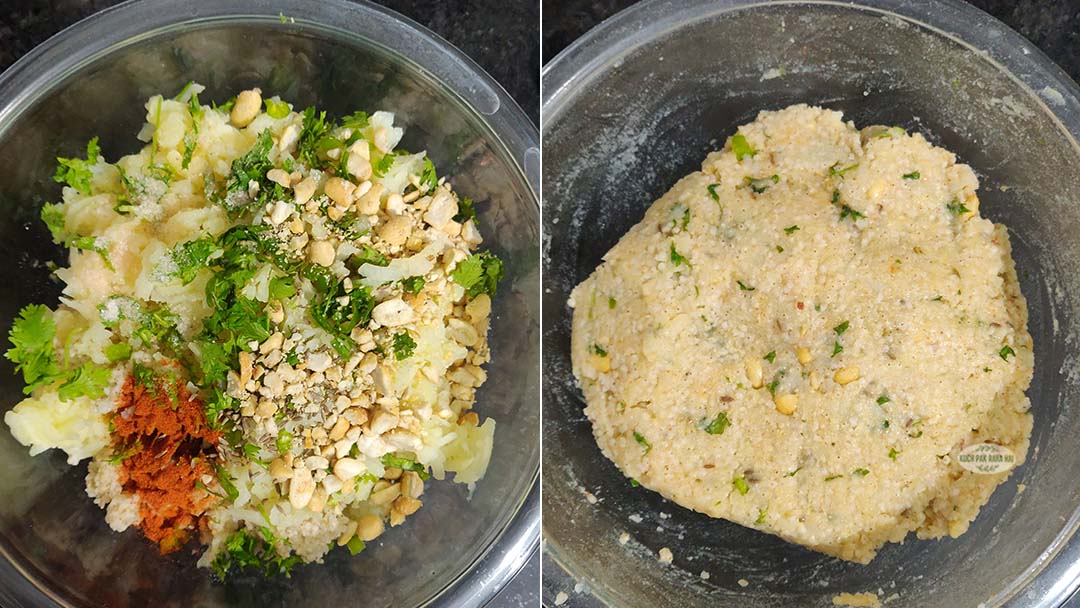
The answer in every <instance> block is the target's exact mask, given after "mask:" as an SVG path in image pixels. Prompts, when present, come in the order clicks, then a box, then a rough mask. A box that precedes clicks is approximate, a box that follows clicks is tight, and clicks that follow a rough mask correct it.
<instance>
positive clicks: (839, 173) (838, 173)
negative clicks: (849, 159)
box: [829, 161, 859, 177]
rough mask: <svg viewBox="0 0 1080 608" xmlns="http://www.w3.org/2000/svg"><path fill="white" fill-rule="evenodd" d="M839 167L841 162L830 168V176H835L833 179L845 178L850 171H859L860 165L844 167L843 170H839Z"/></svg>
mask: <svg viewBox="0 0 1080 608" xmlns="http://www.w3.org/2000/svg"><path fill="white" fill-rule="evenodd" d="M839 166H840V162H839V161H837V162H836V163H834V164H833V166H831V167H829V175H830V176H833V177H843V176H844V174H845V173H847V172H848V171H854V170H855V169H857V168H858V167H859V163H855V164H852V165H848V166H847V167H844V168H843V169H839V168H838V167H839Z"/></svg>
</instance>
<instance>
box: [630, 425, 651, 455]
mask: <svg viewBox="0 0 1080 608" xmlns="http://www.w3.org/2000/svg"><path fill="white" fill-rule="evenodd" d="M634 441H636V442H637V443H638V445H640V446H641V449H642V450H644V453H645V454H648V453H649V451H650V450H652V445H650V444H649V442H648V441H647V440H646V439H645V436H644V435H642V434H641V433H639V432H637V431H634Z"/></svg>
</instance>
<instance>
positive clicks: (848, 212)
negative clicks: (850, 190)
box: [840, 205, 866, 222]
mask: <svg viewBox="0 0 1080 608" xmlns="http://www.w3.org/2000/svg"><path fill="white" fill-rule="evenodd" d="M849 217H850V218H851V221H853V222H854V221H858V220H861V219H864V218H866V216H865V215H863V214H862V213H861V212H859V211H856V210H855V209H852V208H851V207H848V206H847V205H844V206H842V207H840V220H841V221H843V220H845V219H847V218H849Z"/></svg>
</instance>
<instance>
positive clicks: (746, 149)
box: [731, 133, 757, 161]
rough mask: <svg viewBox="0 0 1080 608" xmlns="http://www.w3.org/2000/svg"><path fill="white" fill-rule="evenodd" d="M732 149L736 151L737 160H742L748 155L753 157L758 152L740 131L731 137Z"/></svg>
mask: <svg viewBox="0 0 1080 608" xmlns="http://www.w3.org/2000/svg"><path fill="white" fill-rule="evenodd" d="M731 151H732V152H734V153H735V160H738V161H741V160H742V159H744V158H746V157H747V156H749V157H751V158H752V157H753V156H754V155H755V154H757V150H755V149H754V148H752V147H751V146H750V143H749V142H748V141H746V136H744V135H743V134H741V133H738V134H736V135H734V136H732V138H731Z"/></svg>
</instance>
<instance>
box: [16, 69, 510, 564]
mask: <svg viewBox="0 0 1080 608" xmlns="http://www.w3.org/2000/svg"><path fill="white" fill-rule="evenodd" d="M202 90H203V89H202V87H201V86H199V85H196V84H190V85H188V86H187V87H185V89H184V90H183V91H182V92H181V94H180V95H179V96H177V97H176V98H175V99H164V98H162V97H161V96H155V97H152V98H151V99H150V100H149V101H148V102H147V104H146V109H147V124H146V126H145V127H144V128H143V130H142V132H141V133H140V134H139V138H140V139H141V140H142V141H144V142H148V143H147V145H146V146H145V147H144V148H143V149H142V151H141V152H139V153H138V154H133V155H130V156H125V157H124V158H121V159H120V160H119V161H118V162H116V163H115V164H110V163H108V162H106V161H105V160H104V158H103V157H102V156H101V154H100V151H99V148H98V143H97V141H96V139H95V140H92V141H91V142H90V143H89V144H88V146H87V155H86V158H85V159H78V158H75V159H63V158H62V159H59V162H60V167H59V169H58V170H57V173H56V180H57V181H58V182H62V183H65V184H66V187H65V188H64V190H63V202H61V203H59V204H55V205H52V204H50V205H46V206H45V207H44V209H43V210H42V214H41V215H42V219H43V220H44V221H45V223H46V224H47V225H48V227H49V229H50V231H51V232H52V235H53V238H54V239H55V240H56V242H57V243H60V244H62V245H64V246H66V247H67V248H69V250H70V265H69V266H68V267H66V268H58V269H56V271H55V274H56V276H57V278H59V279H60V280H61V281H63V283H65V284H66V285H65V287H64V289H63V295H62V297H61V301H60V305H59V307H58V308H57V309H56V310H50V309H49V308H47V307H46V306H44V305H40V304H35V305H30V306H27V307H26V308H25V309H23V310H22V312H21V313H20V315H19V318H18V319H16V320H15V322H14V325H13V328H12V330H11V335H10V340H11V343H12V348H11V349H10V350H9V351H8V352H7V357H8V358H9V359H10V360H12V361H13V362H14V363H16V365H17V368H18V370H19V371H21V373H22V375H23V378H24V379H25V382H26V384H27V386H26V389H25V393H26V394H27V395H28V397H27V398H26V399H25V400H23V401H22V402H21V403H19V404H18V405H16V406H15V407H14V409H12V410H11V411H9V412H8V413H7V414H6V415H5V417H4V420H5V422H6V423H7V424H8V426H9V427H10V429H11V432H12V434H13V435H14V437H15V438H16V439H18V440H19V441H20V442H22V443H23V444H24V445H27V446H29V447H30V453H31V454H38V453H40V452H42V451H44V450H47V449H49V448H59V449H62V450H64V451H65V452H66V453H67V455H68V462H70V463H71V464H76V463H78V462H79V461H81V460H83V459H86V458H91V459H92V460H91V462H90V465H89V474H88V475H87V479H86V484H87V493H88V494H89V495H90V496H91V497H93V499H94V500H95V502H97V504H98V505H100V506H101V507H102V508H104V509H105V512H106V515H105V519H106V521H107V522H108V523H109V525H110V526H111V527H112V528H113V529H115V530H117V531H121V530H125V529H127V528H129V527H137V528H139V529H140V530H141V531H142V533H143V534H145V535H146V537H147V538H149V539H150V540H152V541H154V542H155V543H157V544H158V545H160V549H161V552H162V553H168V552H171V551H175V550H177V549H179V548H180V547H182V546H184V545H185V544H187V543H189V541H198V542H200V543H202V544H204V545H206V546H207V549H206V551H205V552H204V553H203V554H202V557H201V559H200V560H199V563H200V565H203V566H211V567H213V569H214V571H216V572H217V574H218V575H219V576H221V577H224V576H226V575H227V574H228V573H229V572H230V571H234V570H236V569H240V568H245V567H253V568H257V569H260V570H262V571H263V572H264V573H266V574H267V575H272V574H277V573H283V572H284V573H287V572H288V571H289V569H290V568H291V567H292V566H294V565H295V564H297V563H301V562H310V561H318V560H320V559H321V557H322V556H323V555H324V554H326V553H327V551H329V550H330V549H331V548H333V547H334V546H347V547H348V549H349V550H350V551H352V552H353V553H356V552H358V551H360V550H362V549H363V548H364V542H365V541H370V540H372V539H374V538H376V537H378V536H379V535H380V534H382V532H383V530H384V527H385V525H386V524H387V523H389V525H391V526H396V525H399V524H401V523H402V522H403V521H405V519H406V517H408V516H409V515H411V514H413V513H415V512H416V511H417V509H419V508H420V506H421V498H422V494H423V491H424V484H425V482H426V481H427V480H428V479H429V477H433V478H435V479H439V480H441V479H444V478H446V476H447V473H453V480H454V481H455V482H458V483H465V484H472V483H474V482H476V481H477V480H479V479H480V478H481V477H482V476H483V474H484V471H485V469H486V468H487V464H488V460H489V457H490V454H491V449H492V440H493V433H494V427H495V423H494V421H493V420H491V419H490V418H489V419H487V420H485V421H483V423H481V421H480V417H479V416H478V414H477V413H476V412H474V411H472V407H473V403H474V398H475V392H476V389H477V387H479V386H480V385H481V384H482V383H483V382H484V380H485V379H486V375H485V372H484V371H483V369H482V368H481V366H482V365H483V364H484V363H485V362H486V361H488V357H489V351H488V347H487V339H486V336H487V329H488V317H489V314H490V311H491V297H492V296H494V295H495V289H496V285H497V283H498V281H499V279H500V278H501V277H502V274H503V268H502V263H501V262H500V261H499V260H498V258H496V257H495V256H494V255H492V254H491V253H489V252H486V251H480V252H477V249H478V248H479V247H480V245H481V243H482V239H481V236H480V233H479V231H478V226H477V220H476V216H475V212H474V208H473V204H472V202H471V201H470V200H469V199H467V198H460V197H459V196H458V195H457V194H456V193H455V192H454V191H453V190H452V188H451V185H450V183H449V182H447V181H446V180H445V179H444V178H439V177H437V175H436V173H435V168H434V167H433V165H432V163H431V161H430V160H429V159H428V158H427V157H426V156H425V154H424V153H423V152H420V153H416V154H410V153H408V152H406V151H404V150H395V146H396V145H397V143H398V141H399V140H400V139H401V136H402V130H401V129H399V128H397V127H394V125H393V120H394V116H393V114H391V113H388V112H375V113H374V114H372V115H371V116H368V115H366V114H364V113H363V112H357V113H355V114H353V115H351V116H346V117H344V118H341V119H340V120H337V121H334V120H331V119H328V118H327V117H326V114H325V112H317V111H316V110H315V109H314V108H308V109H307V110H305V111H303V112H302V113H297V112H294V111H293V110H292V108H291V107H290V106H289V105H288V104H287V103H285V102H283V101H281V100H280V99H278V98H271V99H265V100H264V99H263V98H262V96H261V92H260V91H259V90H257V89H255V90H249V91H244V92H242V93H240V94H239V95H238V96H237V97H236V98H235V99H233V100H231V101H229V102H228V103H226V104H225V105H223V106H220V107H218V106H214V107H209V106H204V105H201V104H200V103H199V99H198V94H199V93H200V92H201V91H202ZM434 508H436V509H437V508H438V506H437V505H436V506H435V507H434Z"/></svg>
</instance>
